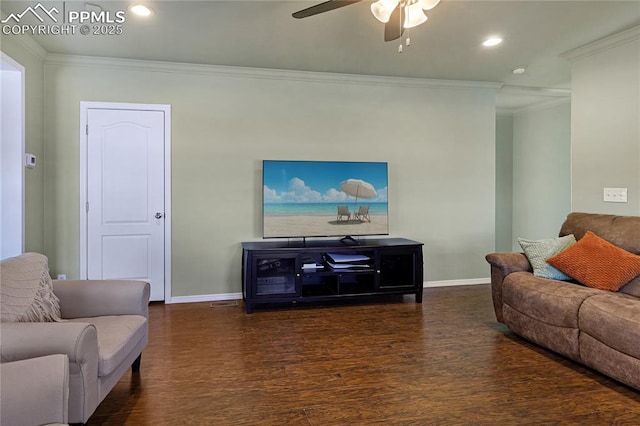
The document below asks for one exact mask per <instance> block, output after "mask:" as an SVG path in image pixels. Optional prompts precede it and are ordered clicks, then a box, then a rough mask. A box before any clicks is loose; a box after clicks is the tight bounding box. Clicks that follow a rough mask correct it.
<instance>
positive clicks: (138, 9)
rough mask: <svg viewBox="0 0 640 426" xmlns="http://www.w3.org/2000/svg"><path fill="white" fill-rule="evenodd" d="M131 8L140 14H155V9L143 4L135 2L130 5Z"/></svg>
mask: <svg viewBox="0 0 640 426" xmlns="http://www.w3.org/2000/svg"><path fill="white" fill-rule="evenodd" d="M129 10H130V11H131V12H133V13H135V14H136V15H138V16H151V15H153V9H151V8H150V7H148V6H145V5H143V4H134V5H131V6H130V7H129Z"/></svg>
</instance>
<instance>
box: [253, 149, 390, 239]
mask: <svg viewBox="0 0 640 426" xmlns="http://www.w3.org/2000/svg"><path fill="white" fill-rule="evenodd" d="M263 165H264V170H263V219H264V221H263V226H264V237H265V238H275V237H305V236H316V237H320V236H340V235H345V236H346V235H350V236H358V235H383V234H388V233H389V228H388V204H387V182H388V178H387V163H376V162H315V161H308V162H307V161H265V162H264V163H263Z"/></svg>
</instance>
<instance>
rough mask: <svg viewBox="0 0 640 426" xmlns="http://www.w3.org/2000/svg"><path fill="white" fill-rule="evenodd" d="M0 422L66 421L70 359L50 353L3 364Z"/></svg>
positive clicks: (1, 370) (1, 367)
mask: <svg viewBox="0 0 640 426" xmlns="http://www.w3.org/2000/svg"><path fill="white" fill-rule="evenodd" d="M0 372H1V374H0V381H1V383H0V388H2V398H1V399H0V423H1V424H6V425H41V424H49V423H67V422H68V414H69V409H68V405H69V359H68V357H67V356H66V355H60V354H58V355H49V356H44V357H38V358H32V359H26V360H22V361H14V362H6V363H3V364H2V365H0Z"/></svg>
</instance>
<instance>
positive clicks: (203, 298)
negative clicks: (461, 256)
mask: <svg viewBox="0 0 640 426" xmlns="http://www.w3.org/2000/svg"><path fill="white" fill-rule="evenodd" d="M490 282H491V279H490V278H471V279H466V280H446V281H425V282H424V285H423V287H424V288H429V287H451V286H458V285H478V284H489V283H490ZM238 299H242V293H221V294H200V295H195V296H177V297H172V298H171V299H169V300H165V302H164V303H166V304H172V303H197V302H217V301H220V300H238Z"/></svg>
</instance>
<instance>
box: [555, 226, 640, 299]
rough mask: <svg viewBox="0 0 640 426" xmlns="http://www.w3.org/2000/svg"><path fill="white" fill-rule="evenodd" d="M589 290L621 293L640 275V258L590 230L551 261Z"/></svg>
mask: <svg viewBox="0 0 640 426" xmlns="http://www.w3.org/2000/svg"><path fill="white" fill-rule="evenodd" d="M547 263H549V264H550V265H552V266H554V267H556V268H558V269H559V270H561V271H562V272H564V273H565V274H567V275H569V276H570V277H572V278H574V279H576V280H578V281H579V282H581V283H582V284H584V285H586V286H587V287H592V288H599V289H601V290H610V291H618V290H619V289H620V287H622V286H623V285H625V284H626V283H628V282H629V281H631V280H632V279H633V278H635V277H636V276H638V275H640V256H636V255H635V254H633V253H629V252H628V251H626V250H624V249H621V248H620V247H617V246H615V245H613V244H611V243H610V242H608V241H606V240H603V239H602V238H600V237H598V236H597V235H596V234H594V233H593V232H591V231H587V233H586V234H584V237H582V238H581V239H580V240H578V242H577V243H575V244H574V245H572V246H571V247H569V248H568V249H566V250H564V251H562V252H560V253H558V254H557V255H555V256H553V257H551V258H549V259H547Z"/></svg>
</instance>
